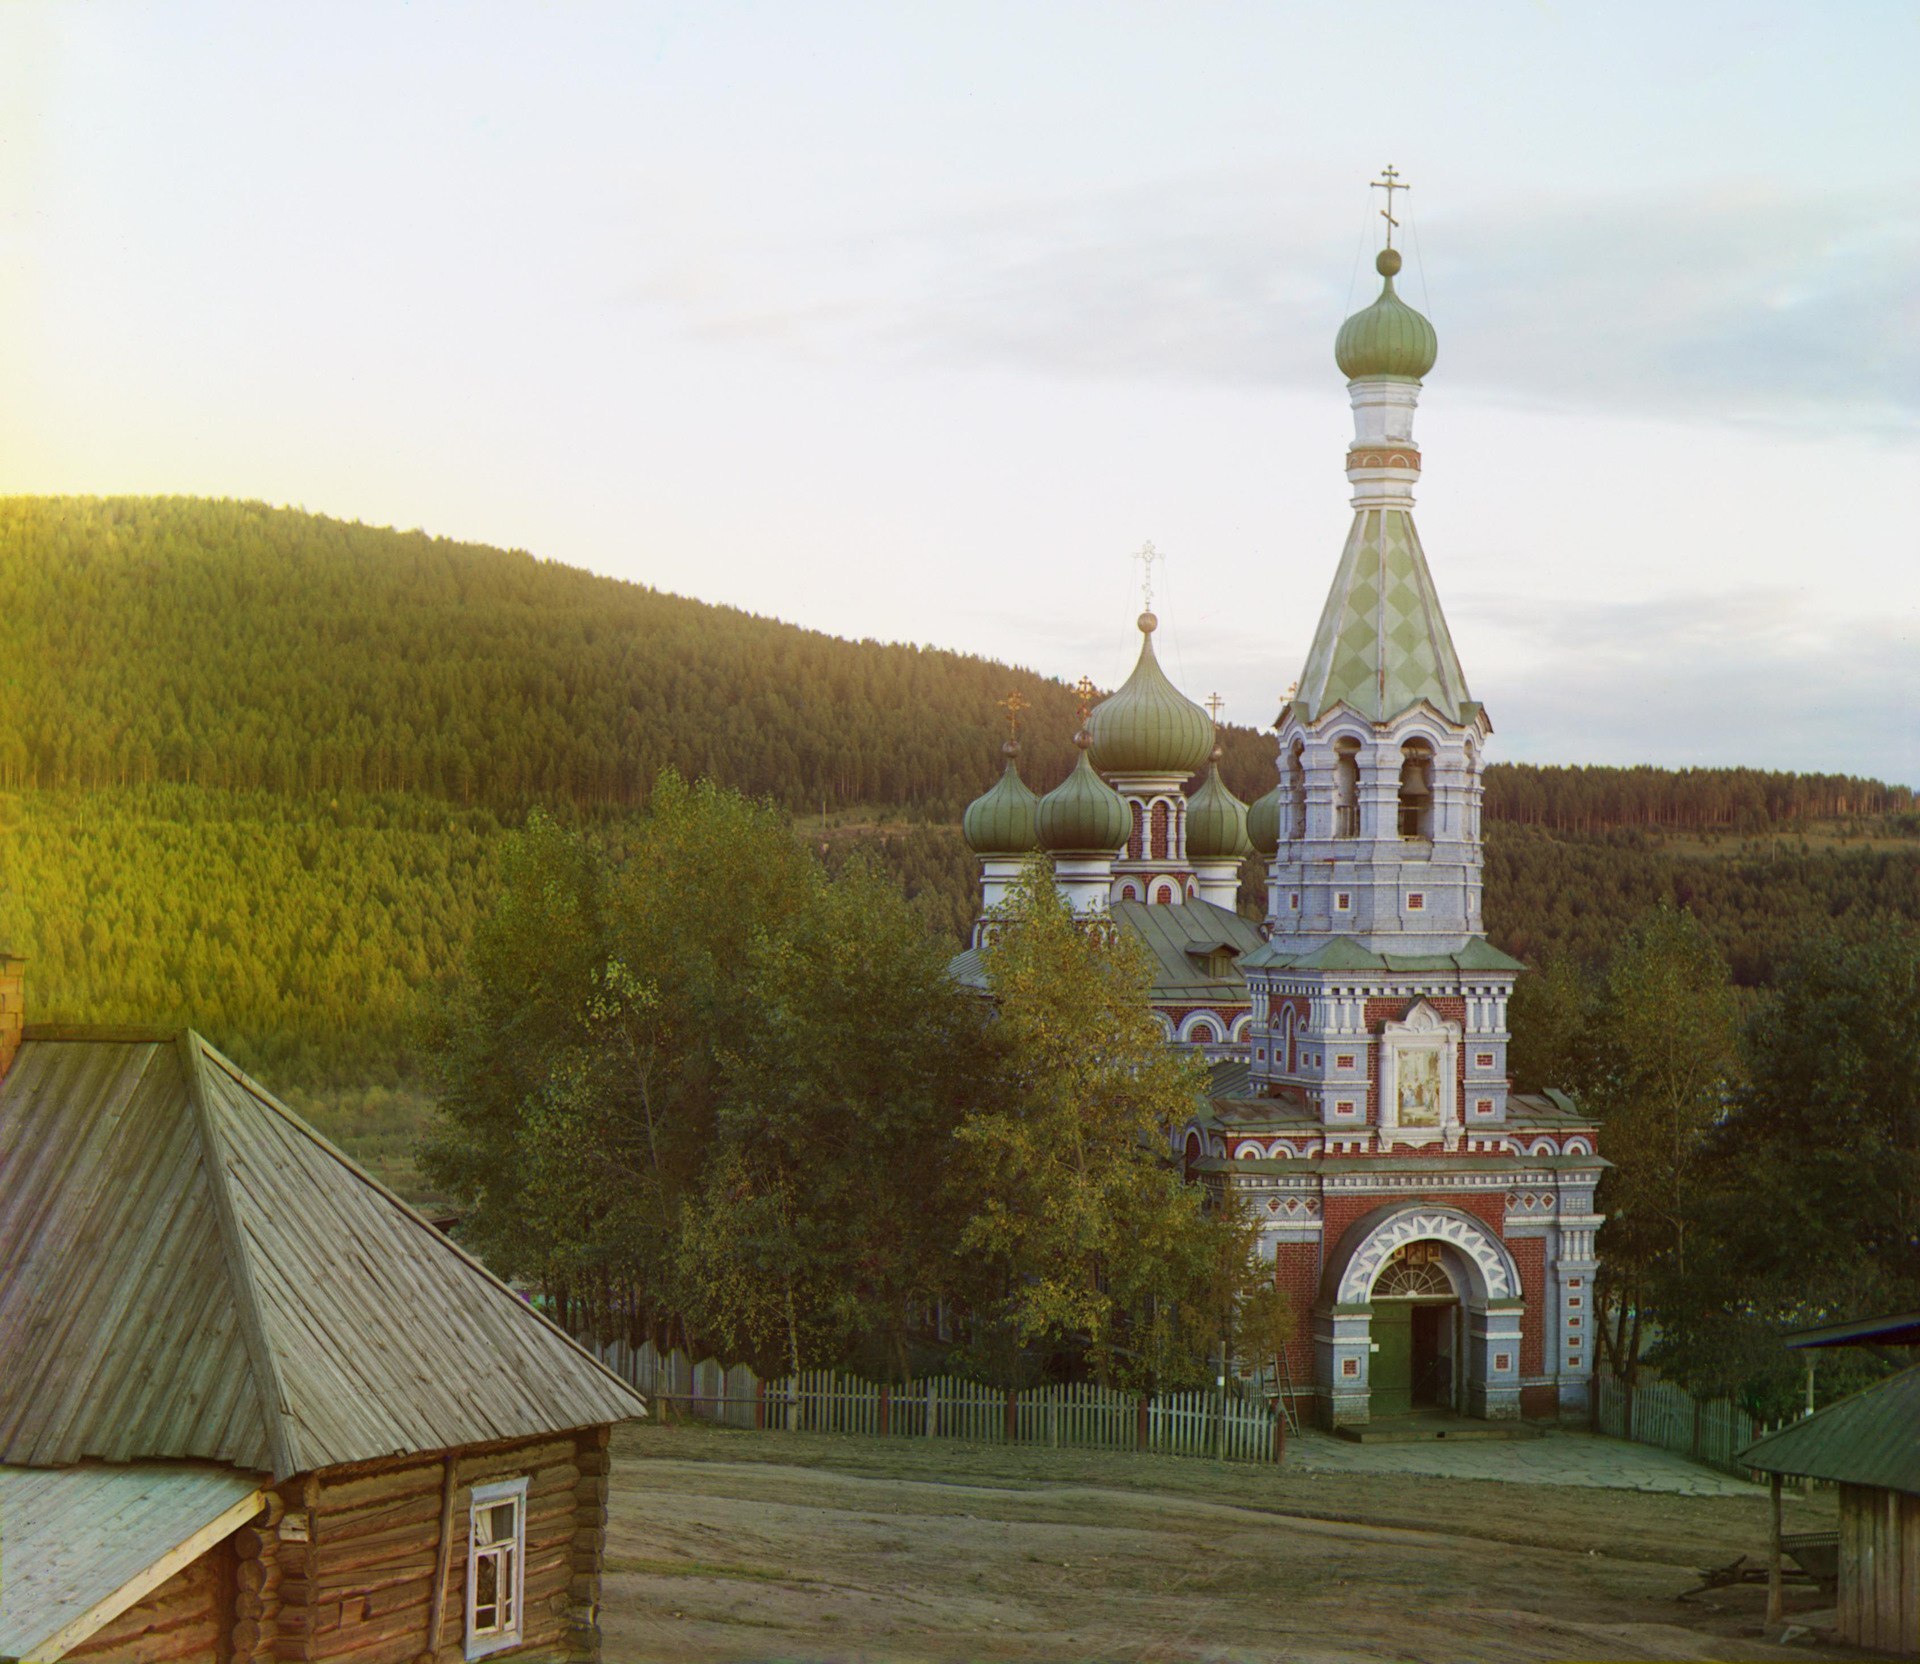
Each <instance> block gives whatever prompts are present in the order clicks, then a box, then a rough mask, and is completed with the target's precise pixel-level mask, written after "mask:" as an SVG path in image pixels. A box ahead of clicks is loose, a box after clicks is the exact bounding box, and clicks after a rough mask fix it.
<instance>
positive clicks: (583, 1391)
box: [0, 1028, 644, 1480]
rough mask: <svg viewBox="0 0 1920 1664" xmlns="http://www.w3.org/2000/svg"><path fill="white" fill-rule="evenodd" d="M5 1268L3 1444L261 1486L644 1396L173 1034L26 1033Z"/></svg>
mask: <svg viewBox="0 0 1920 1664" xmlns="http://www.w3.org/2000/svg"><path fill="white" fill-rule="evenodd" d="M0 1266H4V1267H6V1269H7V1275H6V1276H5V1277H0V1358H5V1359H6V1360H7V1367H6V1369H4V1370H0V1462H6V1463H17V1464H20V1465H23V1466H30V1467H45V1466H60V1465H65V1464H67V1463H72V1462H78V1461H83V1460H87V1459H90V1458H91V1459H99V1460H103V1461H112V1462H132V1461H142V1460H153V1459H158V1458H180V1459H191V1458H198V1459H203V1460H211V1461H219V1462H228V1463H231V1464H233V1465H234V1466H236V1467H240V1468H246V1469H252V1470H255V1471H259V1472H270V1473H271V1474H272V1475H273V1476H274V1478H275V1479H276V1480H279V1479H285V1478H287V1477H289V1476H291V1475H293V1474H296V1473H305V1472H310V1471H312V1470H314V1469H317V1468H324V1467H332V1466H336V1465H338V1464H341V1463H346V1462H357V1461H365V1460H369V1459H372V1458H376V1457H382V1456H393V1455H400V1454H405V1453H411V1452H415V1451H428V1450H444V1449H449V1448H452V1447H455V1446H459V1445H467V1444H480V1443H486V1442H489V1441H492V1440H498V1439H510V1438H519V1437H524V1436H528V1435H533V1434H539V1433H547V1432H556V1431H560V1430H563V1429H567V1428H574V1427H586V1426H594V1425H598V1424H600V1423H604V1422H610V1421H620V1420H624V1419H625V1418H627V1417H629V1416H634V1415H640V1414H643V1413H644V1406H643V1404H642V1402H641V1400H640V1399H639V1397H638V1396H637V1395H636V1394H635V1393H634V1392H633V1391H632V1389H630V1388H629V1387H628V1386H626V1384H625V1383H624V1382H622V1381H620V1380H619V1379H618V1378H617V1377H616V1376H614V1375H612V1374H611V1373H609V1372H608V1371H607V1370H605V1369H604V1368H602V1367H601V1366H600V1364H598V1363H597V1362H595V1360H594V1359H592V1358H591V1357H589V1356H588V1355H587V1353H586V1352H584V1351H583V1350H582V1349H581V1348H579V1347H578V1346H576V1345H575V1344H574V1343H573V1342H572V1340H570V1339H569V1338H568V1337H567V1336H566V1335H565V1334H563V1333H562V1332H561V1331H560V1330H559V1329H558V1328H556V1327H555V1326H554V1325H553V1324H551V1323H549V1322H548V1321H547V1320H546V1319H545V1318H544V1317H542V1316H541V1315H540V1314H539V1313H538V1312H536V1311H534V1309H533V1308H532V1307H531V1306H529V1305H528V1304H527V1303H526V1302H525V1301H524V1300H522V1299H521V1298H520V1297H519V1296H518V1295H516V1294H515V1293H514V1292H513V1291H512V1290H511V1289H509V1288H507V1287H506V1286H505V1285H504V1284H503V1283H501V1282H500V1281H499V1280H498V1279H497V1278H495V1277H494V1276H493V1275H492V1274H491V1273H490V1272H488V1271H487V1270H486V1269H485V1268H484V1267H482V1266H481V1265H480V1263H479V1262H478V1261H477V1260H474V1259H473V1258H471V1257H470V1256H469V1255H467V1254H466V1253H464V1252H463V1251H461V1250H460V1249H459V1248H458V1247H456V1246H455V1245H454V1244H453V1243H452V1242H450V1241H448V1240H447V1239H446V1238H445V1237H444V1236H442V1235H441V1234H440V1232H438V1231H436V1230H435V1229H434V1228H433V1226H432V1225H430V1224H429V1223H428V1222H427V1221H426V1220H425V1219H423V1218H421V1217H420V1215H418V1214H417V1213H415V1212H414V1211H413V1210H412V1209H411V1208H409V1207H408V1206H407V1205H406V1204H405V1203H404V1202H402V1201H400V1199H399V1198H398V1197H396V1196H395V1195H393V1193H392V1192H391V1191H389V1190H387V1189H386V1188H385V1187H384V1186H383V1185H381V1184H380V1183H379V1182H378V1181H376V1180H375V1179H373V1178H371V1177H370V1176H369V1175H367V1174H366V1173H365V1172H363V1171H362V1170H361V1169H360V1168H359V1167H357V1166H356V1165H355V1164H354V1163H353V1162H352V1161H351V1160H349V1159H348V1158H347V1157H346V1156H345V1155H343V1154H341V1152H340V1151H338V1150H337V1149H335V1148H334V1147H333V1146H332V1145H331V1144H329V1143H328V1142H327V1141H326V1140H325V1139H324V1138H322V1137H321V1136H320V1135H319V1134H318V1133H316V1132H314V1131H313V1129H312V1128H310V1127H308V1126H307V1125H306V1123H305V1122H303V1121H302V1120H300V1118H299V1117H298V1116H296V1115H295V1114H294V1113H293V1112H292V1111H291V1110H289V1109H287V1108H286V1107H285V1106H284V1105H282V1104H280V1103H279V1102H278V1101H277V1100H276V1099H274V1098H273V1097H272V1096H271V1095H270V1094H269V1093H267V1092H266V1091H264V1090H263V1089H262V1088H261V1087H259V1086H257V1085H256V1084H255V1083H254V1082H253V1081H251V1080H249V1079H248V1078H247V1076H246V1075H244V1074H243V1073H242V1072H241V1071H240V1070H239V1069H238V1068H237V1067H235V1065H234V1064H232V1063H231V1062H229V1061H228V1060H227V1059H226V1058H224V1057H222V1056H221V1055H220V1053H219V1052H217V1051H215V1050H214V1049H213V1047H211V1046H209V1045H208V1044H207V1043H206V1041H205V1040H203V1039H202V1038H201V1037H200V1036H199V1035H197V1034H194V1033H192V1032H190V1031H189V1032H186V1033H179V1034H172V1035H163V1034H158V1033H153V1032H146V1033H142V1032H140V1031H119V1032H104V1031H91V1032H89V1031H60V1030H36V1029H32V1028H30V1029H28V1030H27V1031H26V1040H25V1043H24V1044H23V1045H22V1046H21V1048H20V1052H19V1055H18V1056H17V1057H16V1058H15V1060H14V1063H13V1067H12V1068H11V1069H10V1070H9V1071H8V1073H7V1075H6V1077H5V1080H4V1082H0Z"/></svg>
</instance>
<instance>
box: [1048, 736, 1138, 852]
mask: <svg viewBox="0 0 1920 1664" xmlns="http://www.w3.org/2000/svg"><path fill="white" fill-rule="evenodd" d="M1033 825H1034V832H1035V834H1036V836H1037V837H1038V839H1039V843H1040V847H1041V848H1042V849H1044V850H1048V851H1050V852H1051V853H1053V854H1056V855H1112V854H1115V853H1117V852H1118V850H1119V848H1120V846H1121V845H1122V844H1124V843H1125V842H1126V841H1127V834H1128V833H1129V832H1131V831H1132V830H1133V817H1132V816H1131V815H1130V814H1128V813H1127V806H1126V804H1125V803H1124V802H1123V801H1122V800H1121V797H1120V794H1119V793H1118V792H1117V791H1115V790H1114V789H1113V788H1112V787H1111V786H1109V785H1108V784H1107V783H1106V781H1104V780H1102V779H1101V778H1100V776H1099V775H1097V774H1096V773H1094V771H1093V764H1092V763H1091V762H1089V761H1088V753H1087V751H1086V750H1085V749H1084V748H1083V749H1082V750H1081V752H1080V760H1079V761H1078V762H1077V763H1075V764H1074V765H1073V772H1072V773H1071V774H1069V775H1068V776H1067V777H1066V779H1064V780H1062V781H1061V782H1060V784H1059V785H1057V786H1055V787H1054V788H1053V790H1052V791H1050V792H1048V793H1047V795H1046V796H1045V797H1043V798H1041V799H1040V803H1039V807H1038V808H1036V809H1035V810H1034V815H1033Z"/></svg>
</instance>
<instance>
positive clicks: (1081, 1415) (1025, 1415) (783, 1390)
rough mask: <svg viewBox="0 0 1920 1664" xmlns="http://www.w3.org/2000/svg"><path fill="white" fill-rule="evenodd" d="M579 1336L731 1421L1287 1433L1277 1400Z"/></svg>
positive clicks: (1069, 1445)
mask: <svg viewBox="0 0 1920 1664" xmlns="http://www.w3.org/2000/svg"><path fill="white" fill-rule="evenodd" d="M581 1343H582V1344H583V1345H584V1346H586V1348H587V1349H588V1350H589V1351H591V1352H592V1353H593V1354H594V1356H595V1357H597V1358H598V1359H599V1360H600V1361H601V1362H602V1363H603V1364H605V1365H606V1366H607V1368H609V1369H610V1370H612V1371H613V1372H614V1374H616V1375H618V1376H619V1377H620V1378H621V1379H622V1380H623V1381H626V1382H628V1383H629V1384H630V1385H632V1386H633V1387H634V1388H635V1389H636V1390H637V1391H639V1392H640V1393H641V1394H643V1395H644V1396H645V1397H646V1398H647V1399H648V1401H649V1402H650V1403H652V1404H653V1405H655V1406H656V1407H658V1408H659V1409H661V1410H663V1411H665V1412H666V1413H668V1414H672V1415H684V1416H690V1417H693V1418H695V1419H697V1420H700V1421H709V1422H714V1423H717V1424H719V1425H720V1426H723V1427H750V1428H765V1429H772V1430H775V1431H784V1432H793V1433H860V1434H865V1435H866V1436H868V1437H870V1438H907V1439H967V1440H971V1441H972V1442H974V1443H976V1444H1025V1445H1044V1446H1047V1447H1048V1448H1050V1449H1055V1450H1145V1451H1158V1452H1160V1453H1162V1454H1164V1455H1170V1456H1211V1457H1214V1458H1216V1459H1218V1460H1222V1461H1229V1462H1272V1461H1277V1460H1279V1458H1280V1454H1281V1448H1282V1444H1283V1439H1282V1434H1281V1431H1280V1428H1279V1426H1278V1422H1277V1418H1276V1415H1275V1411H1274V1409H1273V1406H1272V1405H1271V1404H1270V1403H1268V1402H1267V1401H1265V1400H1264V1399H1251V1398H1236V1397H1233V1396H1231V1395H1222V1394H1220V1393H1218V1392H1205V1391H1193V1392H1172V1393H1160V1394H1157V1395H1155V1396H1153V1397H1150V1398H1143V1397H1138V1396H1136V1395H1134V1394H1132V1393H1124V1392H1118V1391H1115V1390H1114V1389H1113V1388H1111V1387H1100V1386H1095V1385H1094V1384H1093V1383H1092V1382H1088V1381H1067V1382H1059V1383H1056V1384H1054V1385H1052V1386H1045V1387H1028V1388H1026V1389H1025V1390H1023V1391H1018V1392H1015V1391H1009V1390H1006V1389H1003V1388H1000V1387H989V1386H985V1385H983V1384H982V1383H980V1382H978V1381H963V1380H959V1379H957V1378H954V1377H950V1376H934V1377H930V1378H928V1379H926V1380H923V1381H912V1382H908V1383H907V1384H905V1385H902V1386H885V1385H879V1384H876V1383H875V1382H872V1381H867V1380H863V1379H861V1378H860V1377H859V1376H856V1375H848V1374H845V1373H844V1372H842V1371H840V1370H835V1369H809V1370H803V1371H801V1373H800V1374H798V1375H788V1376H783V1377H781V1378H780V1379H778V1380H772V1381H768V1380H763V1379H761V1377H760V1376H759V1375H757V1374H756V1373H755V1372H754V1371H753V1370H752V1369H751V1368H749V1367H748V1366H747V1365H746V1364H733V1365H731V1366H729V1365H725V1364H722V1363H720V1362H719V1361H718V1360H717V1359H714V1358H704V1359H702V1360H701V1361H700V1362H698V1363H694V1362H692V1361H690V1360H689V1359H688V1357H687V1355H686V1354H685V1353H684V1352H681V1351H680V1350H678V1349H677V1348H676V1349H675V1350H673V1351H670V1352H660V1351H658V1350H656V1349H655V1347H654V1346H653V1344H652V1342H650V1341H642V1342H641V1343H640V1344H639V1345H638V1346H631V1345H629V1344H628V1343H627V1342H626V1341H624V1340H613V1341H601V1340H597V1339H595V1338H592V1337H587V1336H583V1337H582V1340H581Z"/></svg>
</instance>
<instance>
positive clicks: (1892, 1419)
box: [1740, 1366, 1920, 1496]
mask: <svg viewBox="0 0 1920 1664" xmlns="http://www.w3.org/2000/svg"><path fill="white" fill-rule="evenodd" d="M1740 1460H1741V1461H1743V1462H1745V1463H1746V1464H1747V1466H1748V1467H1753V1468H1758V1469H1759V1470H1760V1471H1761V1472H1762V1473H1782V1474H1791V1475H1794V1476H1796V1477H1798V1476H1802V1475H1804V1476H1808V1477H1811V1478H1814V1479H1830V1480H1833V1481H1835V1482H1836V1483H1838V1484H1843V1485H1874V1486H1878V1487H1880V1488H1881V1489H1883V1490H1889V1491H1906V1492H1909V1493H1911V1494H1912V1495H1915V1496H1920V1366H1916V1367H1915V1368H1913V1369H1903V1370H1902V1371H1901V1372H1900V1373H1899V1374H1898V1375H1895V1376H1892V1377H1890V1378H1889V1379H1887V1380H1885V1381H1882V1382H1880V1383H1879V1385H1878V1386H1872V1387H1868V1388H1867V1389H1866V1390H1865V1391H1864V1392H1857V1393H1855V1394H1854V1395H1853V1396H1852V1397H1851V1398H1843V1399H1841V1400H1840V1402H1839V1403H1838V1404H1829V1405H1828V1406H1827V1407H1826V1408H1825V1409H1824V1410H1819V1411H1816V1412H1815V1413H1814V1414H1813V1415H1810V1416H1808V1417H1807V1419H1806V1420H1805V1421H1796V1422H1795V1423H1794V1424H1793V1425H1792V1426H1791V1427H1785V1428H1782V1429H1781V1430H1780V1431H1779V1432H1778V1433H1773V1434H1770V1435H1769V1436H1768V1437H1766V1438H1764V1439H1762V1440H1760V1441H1759V1443H1757V1444H1753V1445H1749V1446H1748V1447H1747V1449H1746V1450H1744V1451H1742V1452H1741V1455H1740Z"/></svg>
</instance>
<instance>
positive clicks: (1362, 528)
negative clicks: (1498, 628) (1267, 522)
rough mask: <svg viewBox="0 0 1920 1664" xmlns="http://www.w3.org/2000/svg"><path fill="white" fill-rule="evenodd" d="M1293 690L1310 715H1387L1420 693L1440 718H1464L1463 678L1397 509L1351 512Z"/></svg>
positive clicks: (1414, 539) (1412, 535) (1408, 525)
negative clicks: (1345, 709)
mask: <svg viewBox="0 0 1920 1664" xmlns="http://www.w3.org/2000/svg"><path fill="white" fill-rule="evenodd" d="M1299 697H1300V702H1301V703H1302V704H1304V705H1305V707H1306V712H1307V720H1308V721H1310V722H1311V721H1314V720H1317V719H1318V718H1319V717H1320V716H1321V715H1322V714H1323V713H1324V712H1326V711H1329V710H1331V709H1332V708H1333V707H1334V706H1335V705H1343V704H1344V705H1347V706H1349V707H1351V708H1352V709H1353V710H1355V711H1357V712H1358V713H1359V714H1360V715H1361V716H1364V717H1366V718H1368V719H1369V720H1370V721H1373V722H1390V721H1392V719H1393V718H1394V717H1396V716H1398V715H1399V714H1400V713H1401V712H1402V711H1405V710H1408V709H1410V708H1411V707H1412V706H1414V705H1417V704H1419V703H1420V701H1421V700H1423V699H1424V700H1426V701H1427V702H1428V703H1429V704H1431V705H1432V706H1433V707H1434V709H1435V710H1437V711H1439V712H1440V713H1441V715H1443V716H1445V717H1446V718H1447V719H1448V720H1449V721H1453V722H1461V721H1464V720H1465V719H1466V714H1467V713H1466V709H1465V708H1466V706H1467V705H1468V704H1470V702H1471V696H1470V695H1469V694H1468V692H1467V678H1466V675H1465V673H1464V672H1463V671H1462V670H1461V668H1460V659H1459V655H1458V654H1456V653H1455V652H1454V649H1453V637H1452V635H1451V634H1450V633H1449V632H1448V630H1447V621H1446V617H1445V615H1444V614H1442V612H1441V611H1440V596H1439V594H1438V592H1437V591H1436V590H1435V589H1434V587H1433V574H1432V573H1431V572H1429V571H1428V570H1427V558H1426V555H1425V554H1424V553H1423V552H1422V550H1421V548H1420V535H1419V533H1418V532H1416V531H1415V530H1414V526H1413V516H1412V515H1410V514H1408V513H1407V512H1406V511H1405V510H1404V509H1362V510H1361V511H1360V512H1359V513H1358V514H1356V515H1355V516H1354V517H1353V530H1352V531H1351V532H1350V533H1349V534H1348V537H1347V546H1346V549H1345V550H1344V551H1343V552H1342V554H1341V556H1340V566H1339V570H1338V571H1337V572H1335V574H1334V579H1333V588H1332V589H1331V590H1330V591H1329V592H1328V595H1327V605H1326V609H1325V610H1324V611H1323V612H1322V613H1321V614H1320V627H1319V628H1318V629H1317V630H1316V631H1315V632H1314V636H1313V646H1312V647H1311V648H1310V649H1309V650H1308V653H1307V667H1306V669H1305V670H1304V671H1303V672H1302V673H1301V676H1300V695H1299Z"/></svg>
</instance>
